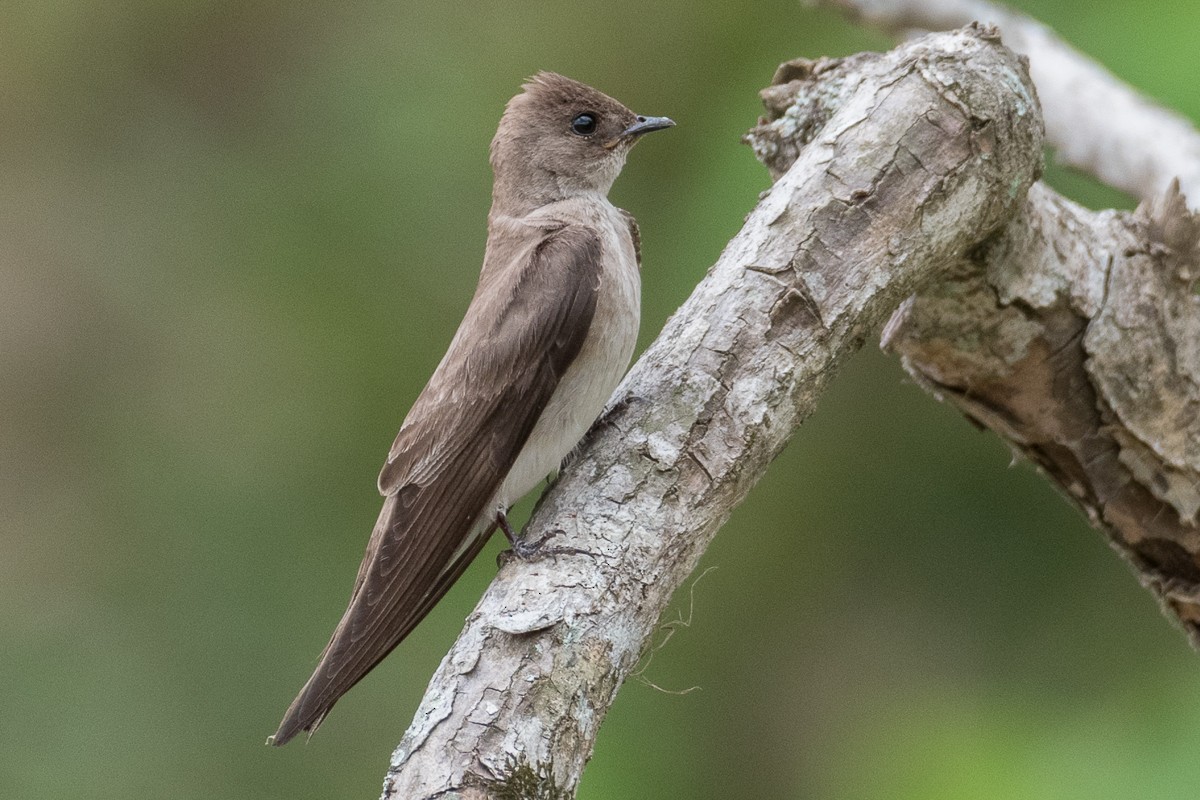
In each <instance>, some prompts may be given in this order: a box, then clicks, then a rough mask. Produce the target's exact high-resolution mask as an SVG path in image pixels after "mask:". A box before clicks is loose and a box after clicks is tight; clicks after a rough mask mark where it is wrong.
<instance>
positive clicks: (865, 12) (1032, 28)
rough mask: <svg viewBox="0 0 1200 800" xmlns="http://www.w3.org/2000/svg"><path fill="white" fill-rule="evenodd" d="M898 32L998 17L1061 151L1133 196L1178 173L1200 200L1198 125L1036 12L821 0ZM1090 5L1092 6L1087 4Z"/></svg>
mask: <svg viewBox="0 0 1200 800" xmlns="http://www.w3.org/2000/svg"><path fill="white" fill-rule="evenodd" d="M816 2H817V3H818V4H820V5H824V6H831V7H834V8H838V9H840V10H842V11H844V12H846V13H847V14H849V15H850V16H852V17H853V18H855V19H856V20H859V21H862V22H865V23H869V24H871V25H875V26H878V27H880V28H883V29H884V30H886V31H889V32H892V33H901V34H903V33H905V32H906V31H912V30H917V31H921V32H923V31H931V30H932V31H940V30H950V29H953V28H958V27H961V26H963V25H966V24H967V23H969V22H971V21H978V22H982V23H986V24H989V25H996V26H997V27H998V28H999V29H1000V33H1001V35H1003V36H1004V41H1005V43H1006V44H1007V45H1008V46H1009V47H1011V48H1012V49H1013V50H1015V51H1016V52H1018V53H1021V54H1023V55H1025V56H1028V57H1029V60H1030V64H1029V73H1030V75H1031V76H1032V77H1033V83H1034V85H1035V86H1037V90H1038V95H1039V96H1040V97H1041V101H1042V106H1043V108H1044V111H1045V116H1046V141H1047V143H1048V144H1049V145H1050V146H1051V147H1053V148H1054V149H1055V158H1056V159H1057V160H1059V161H1061V162H1062V163H1064V164H1067V165H1069V166H1071V167H1074V168H1075V169H1078V170H1080V171H1082V172H1086V173H1088V174H1090V175H1094V176H1095V177H1097V178H1099V179H1100V180H1101V181H1103V182H1104V183H1107V184H1108V185H1110V186H1113V187H1116V188H1118V189H1122V190H1124V191H1126V192H1128V193H1130V194H1132V195H1133V196H1134V197H1137V198H1140V199H1142V200H1151V199H1154V198H1158V197H1161V196H1162V195H1163V193H1164V192H1166V191H1167V187H1168V186H1170V185H1171V182H1172V181H1176V180H1177V181H1179V184H1180V186H1181V188H1182V191H1183V193H1184V194H1185V195H1186V196H1187V197H1188V198H1190V199H1191V202H1192V204H1193V207H1197V206H1196V204H1197V203H1200V131H1197V130H1196V126H1195V125H1194V124H1193V123H1192V122H1191V121H1190V120H1188V119H1187V118H1186V117H1184V116H1182V115H1180V114H1178V113H1176V112H1174V111H1171V110H1170V109H1166V108H1163V107H1162V106H1161V105H1159V104H1157V103H1155V102H1153V101H1152V100H1150V99H1148V98H1146V97H1144V96H1143V95H1141V94H1139V93H1138V92H1137V91H1136V90H1135V89H1133V88H1132V87H1130V86H1129V85H1128V84H1126V83H1125V82H1124V81H1122V80H1121V79H1120V78H1118V77H1116V76H1115V75H1113V74H1112V73H1111V72H1109V71H1108V70H1106V69H1105V68H1104V67H1102V66H1101V65H1100V64H1098V63H1096V62H1095V61H1094V60H1092V59H1091V58H1089V57H1087V56H1086V55H1084V54H1082V53H1080V52H1079V51H1078V50H1076V49H1075V48H1073V47H1071V46H1070V45H1069V44H1067V43H1066V42H1064V41H1063V40H1062V39H1061V38H1060V37H1059V36H1057V35H1056V34H1055V33H1054V31H1052V30H1050V29H1049V28H1047V27H1046V26H1045V25H1043V24H1042V23H1040V22H1038V21H1037V20H1035V19H1031V18H1029V17H1027V16H1025V15H1024V14H1021V13H1019V12H1016V11H1011V10H1009V9H1007V8H1004V7H1003V6H999V5H995V4H993V3H989V2H984V0H816ZM1085 13H1086V12H1085Z"/></svg>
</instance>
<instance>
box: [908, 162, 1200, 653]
mask: <svg viewBox="0 0 1200 800" xmlns="http://www.w3.org/2000/svg"><path fill="white" fill-rule="evenodd" d="M975 255H976V258H975V260H974V261H964V262H963V263H962V264H960V265H959V268H958V269H956V270H954V272H953V273H952V274H951V277H950V279H949V280H946V281H944V282H941V283H939V284H937V285H936V286H932V287H927V288H926V289H925V290H923V291H922V292H920V293H919V294H917V295H916V296H915V297H913V298H911V299H910V300H908V301H907V302H906V303H905V304H904V306H903V307H902V308H901V309H900V310H899V311H898V312H897V313H896V315H895V317H894V318H893V319H892V321H891V322H890V323H889V324H888V327H887V329H886V331H885V335H884V346H885V349H888V350H891V351H893V352H895V353H897V354H899V355H900V356H901V358H902V361H903V363H904V367H905V369H907V370H908V372H909V373H910V374H912V375H913V376H914V377H915V378H917V380H918V381H919V382H920V383H921V384H922V385H923V386H925V387H926V388H928V389H929V390H931V391H932V392H934V393H935V394H936V395H938V396H939V397H940V398H942V399H944V400H946V401H947V402H950V403H952V404H953V405H954V406H956V407H957V408H959V409H960V410H961V411H962V412H963V413H964V414H966V415H967V416H968V417H970V418H971V419H973V420H975V421H976V422H978V423H979V424H980V425H982V426H984V427H987V428H990V429H991V430H993V431H995V432H996V433H998V434H999V435H1001V436H1002V437H1003V438H1004V439H1005V440H1007V441H1008V442H1009V443H1010V444H1011V445H1012V446H1013V447H1014V448H1015V449H1016V450H1018V451H1019V452H1021V453H1023V454H1024V455H1025V456H1027V457H1028V458H1029V459H1030V460H1031V461H1032V462H1033V463H1034V464H1036V465H1037V466H1038V467H1040V468H1041V469H1042V470H1043V471H1044V472H1045V474H1046V475H1047V476H1048V477H1049V478H1051V480H1053V481H1054V482H1055V483H1057V484H1058V485H1059V486H1060V487H1061V488H1062V489H1063V490H1064V492H1065V493H1066V494H1067V495H1068V496H1069V497H1070V498H1071V499H1072V500H1074V501H1075V502H1076V503H1077V504H1078V505H1079V506H1080V507H1081V508H1082V509H1083V510H1084V511H1085V512H1086V513H1087V515H1088V517H1089V519H1090V520H1091V521H1092V523H1093V524H1094V525H1096V526H1097V527H1099V528H1100V529H1101V530H1103V531H1104V532H1105V533H1106V534H1107V535H1108V537H1109V540H1110V541H1111V542H1112V544H1113V546H1114V547H1115V548H1116V549H1117V550H1118V551H1119V552H1121V553H1122V554H1123V555H1124V556H1125V557H1126V558H1127V559H1128V561H1129V562H1130V564H1131V565H1132V566H1133V568H1134V570H1135V571H1136V572H1137V574H1138V575H1139V577H1140V578H1141V580H1142V582H1143V584H1144V585H1146V586H1147V587H1149V588H1150V589H1151V590H1152V591H1154V592H1155V594H1156V595H1157V596H1158V597H1159V599H1160V601H1161V603H1162V604H1163V606H1164V607H1165V608H1166V609H1167V610H1169V612H1170V613H1171V614H1172V615H1173V616H1174V617H1175V618H1177V619H1178V620H1179V621H1180V623H1181V625H1182V626H1183V629H1184V631H1185V632H1186V633H1187V635H1188V637H1189V639H1190V640H1191V641H1192V643H1193V645H1195V646H1200V529H1198V528H1197V526H1196V523H1197V514H1198V511H1200V295H1198V294H1197V292H1196V288H1197V280H1198V279H1200V215H1196V214H1192V213H1190V212H1189V211H1188V210H1187V206H1186V203H1185V201H1184V198H1183V196H1182V195H1181V194H1180V193H1179V191H1178V186H1172V187H1171V188H1170V189H1169V190H1168V192H1167V194H1166V195H1164V197H1163V198H1161V199H1160V200H1159V201H1158V202H1154V203H1144V204H1143V205H1142V207H1141V208H1139V209H1138V211H1137V212H1135V213H1132V214H1130V213H1124V212H1114V211H1104V212H1098V213H1097V212H1091V211H1088V210H1086V209H1084V208H1081V207H1079V206H1077V205H1075V204H1074V203H1071V202H1069V201H1067V200H1065V199H1063V198H1062V197H1059V196H1058V195H1056V194H1055V193H1054V192H1053V191H1052V190H1050V189H1047V188H1046V187H1044V186H1042V185H1041V184H1037V185H1035V186H1034V188H1033V189H1031V190H1030V193H1029V198H1028V201H1027V203H1026V205H1025V208H1024V210H1023V211H1022V213H1021V215H1020V217H1018V218H1017V220H1015V221H1014V222H1013V223H1012V224H1011V225H1009V226H1008V228H1006V230H1005V231H1004V233H1003V234H1002V235H1001V236H999V237H997V239H996V240H995V241H993V242H991V243H989V245H988V246H987V247H986V248H984V249H981V250H980V251H979V252H977V253H976V254H975Z"/></svg>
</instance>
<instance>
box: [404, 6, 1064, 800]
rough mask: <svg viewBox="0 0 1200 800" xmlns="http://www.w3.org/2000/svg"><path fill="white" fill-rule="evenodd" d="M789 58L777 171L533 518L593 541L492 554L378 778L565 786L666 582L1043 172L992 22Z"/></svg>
mask: <svg viewBox="0 0 1200 800" xmlns="http://www.w3.org/2000/svg"><path fill="white" fill-rule="evenodd" d="M778 77H779V80H781V81H783V82H784V84H785V85H784V86H780V87H775V88H773V89H771V90H768V91H767V92H766V93H765V99H766V100H767V102H768V109H769V113H770V115H771V117H772V120H771V121H769V122H764V123H763V124H762V125H760V126H759V127H758V128H756V129H755V130H754V131H752V132H751V134H750V136H749V139H750V141H751V142H752V144H753V145H754V147H755V150H756V152H758V153H759V154H760V155H761V156H763V157H764V159H765V160H766V161H767V162H768V163H769V164H770V165H771V168H772V172H773V174H774V175H776V177H777V178H778V180H777V182H776V183H775V184H774V185H773V186H772V188H771V189H770V190H769V191H768V192H766V193H765V194H764V196H763V197H762V199H761V201H760V202H759V204H758V205H757V207H756V208H755V209H754V210H753V211H752V212H751V214H750V215H749V216H748V217H747V220H746V223H745V226H744V227H743V228H742V230H741V231H740V232H739V233H738V235H737V236H736V237H734V239H733V240H731V241H730V243H729V245H728V246H727V247H726V249H725V251H724V252H723V253H722V255H721V257H720V259H719V260H718V261H717V263H716V264H715V265H714V266H713V267H712V268H711V269H710V271H709V273H708V275H707V276H706V277H705V279H704V280H703V281H702V282H701V283H700V284H699V285H698V286H697V288H696V290H695V292H694V293H693V294H692V296H691V297H690V298H689V299H688V301H687V302H686V303H685V304H684V305H683V306H682V307H681V308H680V309H679V311H677V312H676V313H675V315H674V316H673V317H672V318H671V319H670V320H669V321H668V323H667V325H666V326H665V328H664V329H663V332H662V334H661V335H660V336H659V338H658V339H657V340H656V341H655V342H654V344H653V345H651V347H650V348H649V349H648V350H647V352H646V353H645V354H644V355H643V356H642V358H641V359H640V360H639V361H638V363H637V364H636V365H635V367H634V368H633V370H632V371H631V372H630V374H629V375H628V376H627V378H626V380H625V381H624V382H623V383H622V385H621V387H620V388H619V389H618V391H617V394H616V395H615V398H616V403H615V405H614V408H613V410H612V411H611V412H610V413H609V414H608V415H607V416H606V418H605V419H604V420H603V422H602V424H601V425H600V426H598V428H597V430H596V431H595V432H594V434H593V435H592V436H591V437H590V438H589V440H588V442H587V443H586V444H585V446H584V448H583V450H582V451H581V453H580V454H579V455H578V457H577V458H576V459H575V461H574V462H573V463H572V464H571V465H570V467H569V468H568V469H566V470H565V471H564V473H563V475H562V477H561V479H560V480H559V482H558V483H557V484H556V485H555V486H554V487H552V488H551V489H550V491H549V492H548V493H547V495H546V496H545V497H544V498H543V500H542V502H541V504H540V505H539V507H538V509H537V510H536V512H535V514H534V517H533V519H532V520H531V521H530V524H529V526H528V527H527V529H526V533H525V535H526V536H529V537H532V538H535V539H536V538H538V537H540V536H542V535H544V534H546V533H548V532H550V531H560V532H561V533H560V535H559V537H558V538H557V539H555V540H554V544H556V545H559V546H571V547H578V548H582V549H585V550H587V551H589V553H590V555H567V556H555V557H548V558H545V559H542V560H538V561H532V562H520V561H512V562H510V563H508V564H506V565H505V566H504V567H503V568H502V569H501V570H500V572H499V574H498V575H497V577H496V579H495V581H494V582H493V583H492V585H491V587H490V588H489V589H488V591H487V593H486V594H485V595H484V597H483V599H482V600H481V601H480V603H479V605H478V606H477V607H476V609H475V610H474V611H473V612H472V614H471V615H470V616H469V617H468V619H467V623H466V627H465V629H464V630H463V632H462V634H461V635H460V637H459V639H458V641H457V642H456V643H455V644H454V646H453V648H452V649H451V651H450V652H449V653H448V654H447V656H446V658H445V659H444V660H443V662H442V664H441V666H440V667H439V668H438V670H437V672H436V674H435V675H434V677H433V679H432V682H431V683H430V686H429V688H428V690H427V692H426V695H425V698H424V700H423V701H422V703H421V705H420V708H419V709H418V711H417V713H416V717H415V719H414V721H413V723H412V726H411V727H410V728H409V730H408V732H407V733H406V734H405V735H404V738H403V740H402V741H401V743H400V745H399V747H398V748H397V749H396V751H395V753H394V754H393V756H392V761H391V767H390V769H389V771H388V774H387V777H386V779H385V782H384V791H383V796H384V797H396V798H405V800H418V799H420V798H434V797H437V798H483V797H493V796H499V795H501V793H504V792H510V790H511V788H512V786H513V785H514V784H515V782H516V779H517V777H518V774H519V777H520V780H521V782H522V785H524V786H526V787H528V786H529V784H530V783H531V782H536V783H537V784H538V785H539V787H540V788H539V789H538V791H539V792H540V794H537V795H536V796H539V797H542V796H545V797H569V796H572V795H573V794H574V791H575V788H576V786H577V785H578V782H579V779H580V774H581V772H582V770H583V766H584V764H585V763H586V761H587V759H588V758H589V756H590V755H591V752H592V747H593V743H594V741H595V738H596V735H597V731H598V729H599V726H600V724H601V722H602V721H603V718H604V715H605V713H606V711H607V709H608V707H609V705H610V704H611V703H612V701H613V699H614V697H615V695H616V693H617V691H618V689H619V688H620V686H621V684H622V683H623V682H624V680H625V679H626V678H627V677H629V675H630V674H631V672H633V671H634V670H635V668H636V666H637V664H638V661H639V659H640V658H641V657H642V655H643V653H644V652H645V650H646V647H647V644H648V642H649V640H650V637H651V636H652V635H653V633H654V631H655V629H656V626H657V624H658V620H659V618H660V617H661V615H662V613H663V611H664V609H665V608H666V606H667V604H668V602H669V601H670V598H671V595H672V593H673V592H674V591H675V590H676V589H677V588H678V587H679V586H680V585H681V584H682V583H683V582H684V580H685V579H686V578H687V576H688V575H689V574H690V573H691V572H692V570H693V569H694V567H695V566H696V564H697V562H698V560H699V558H700V556H701V554H702V553H703V552H704V550H705V548H706V547H707V545H708V543H709V542H710V541H711V539H712V537H713V536H714V535H715V533H716V531H717V530H718V529H719V528H720V526H721V525H722V523H723V522H724V521H725V520H726V519H727V518H728V516H729V514H730V512H731V511H732V509H733V508H734V507H735V506H736V505H737V504H738V503H739V502H740V501H741V500H742V498H744V497H745V495H746V493H747V492H748V491H749V489H750V487H751V486H752V485H753V484H754V483H755V482H756V481H757V479H758V478H759V477H760V476H761V475H762V474H763V473H764V471H765V470H766V468H767V465H768V464H769V463H770V461H771V460H772V458H774V456H775V455H777V454H778V453H779V451H780V450H781V449H782V448H783V446H784V445H785V443H786V442H787V440H788V438H789V436H790V435H791V433H792V432H793V431H794V430H795V428H796V427H797V426H798V425H799V424H800V423H801V422H802V421H803V420H804V419H805V418H806V417H807V416H808V415H809V414H810V413H811V412H812V411H813V408H814V406H815V404H816V401H817V399H818V398H819V397H820V396H821V394H822V392H823V391H824V388H825V387H826V385H827V384H828V383H829V381H830V380H831V379H832V378H833V376H834V373H835V372H836V371H837V368H838V366H839V365H840V364H841V363H842V362H843V361H844V360H845V359H846V358H847V357H849V356H850V355H851V354H852V353H853V352H855V351H856V350H857V349H858V348H859V347H860V346H861V345H862V343H863V342H864V340H865V339H866V338H867V337H868V336H869V335H871V334H872V332H873V331H875V330H877V329H878V328H879V326H880V325H881V324H882V322H883V321H884V320H885V319H886V318H887V317H888V315H889V314H890V313H891V312H892V311H893V310H894V309H895V308H896V307H897V306H898V305H899V304H900V303H901V302H902V301H903V300H904V299H905V298H906V297H908V296H909V295H911V294H912V292H913V291H915V290H916V289H917V288H919V287H920V286H921V285H923V284H925V283H926V282H928V281H930V280H931V279H935V278H936V277H937V276H939V275H940V274H941V273H943V272H944V271H945V270H946V269H948V268H950V267H952V266H954V265H955V264H959V263H962V261H963V258H964V256H965V254H967V253H969V252H972V251H973V250H975V249H976V248H977V247H978V246H979V245H980V243H981V242H982V241H983V240H984V239H985V238H987V237H988V236H989V235H992V234H994V233H995V232H996V231H997V230H999V229H1000V228H1001V227H1002V226H1003V225H1004V224H1005V223H1006V222H1007V221H1008V220H1009V219H1010V218H1011V217H1012V216H1013V215H1014V214H1016V213H1017V212H1018V211H1019V209H1020V208H1021V205H1022V202H1023V199H1024V196H1025V193H1026V191H1027V189H1028V187H1029V186H1030V184H1031V183H1032V182H1033V180H1034V179H1035V177H1036V175H1037V174H1038V172H1039V171H1040V163H1041V145H1042V125H1041V116H1040V111H1039V109H1038V105H1037V101H1036V98H1035V95H1034V92H1033V89H1032V85H1031V83H1030V81H1029V78H1028V75H1027V74H1026V70H1025V65H1024V63H1023V62H1022V60H1021V59H1019V58H1018V57H1017V56H1015V55H1014V54H1013V53H1012V52H1011V51H1009V50H1007V49H1006V48H1005V47H1004V46H1003V45H1002V44H1001V43H1000V41H999V39H998V37H997V36H996V34H995V32H994V31H992V30H989V29H984V28H979V27H974V26H973V27H970V28H967V29H964V30H962V31H957V32H953V33H946V34H937V35H933V36H930V37H927V38H923V39H920V40H916V41H914V42H911V43H908V44H906V45H904V46H902V47H900V48H898V49H897V50H894V51H892V52H890V53H886V54H882V55H866V56H858V57H855V58H854V59H852V60H851V61H849V62H845V68H841V69H839V68H838V67H837V62H830V61H822V62H816V63H811V64H810V63H807V62H803V63H802V62H792V63H790V64H789V65H785V66H784V67H783V68H781V73H780V74H779V76H778ZM789 98H791V100H789ZM797 105H798V107H797ZM785 162H787V164H788V165H787V166H785ZM792 162H794V163H792ZM524 791H526V792H527V791H528V789H527V788H526V790H524ZM510 793H511V792H510ZM506 796H507V795H506ZM518 796H523V795H518Z"/></svg>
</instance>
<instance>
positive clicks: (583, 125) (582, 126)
mask: <svg viewBox="0 0 1200 800" xmlns="http://www.w3.org/2000/svg"><path fill="white" fill-rule="evenodd" d="M571 130H573V131H575V133H577V134H578V135H580V136H591V135H592V134H593V133H595V132H596V118H595V117H594V116H593V115H591V114H580V115H579V116H578V117H576V118H575V119H573V120H571Z"/></svg>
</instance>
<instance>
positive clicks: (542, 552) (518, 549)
mask: <svg viewBox="0 0 1200 800" xmlns="http://www.w3.org/2000/svg"><path fill="white" fill-rule="evenodd" d="M496 524H497V525H498V526H499V527H500V530H502V531H504V538H505V539H508V546H509V549H508V550H504V551H501V553H500V554H499V555H497V556H496V566H499V567H503V566H504V565H505V564H507V563H508V561H509V560H510V559H512V558H513V557H514V556H515V557H516V558H519V559H521V560H522V561H536V560H537V559H539V558H545V557H546V556H592V557H594V558H595V557H599V553H593V552H592V551H591V550H583V549H581V548H579V547H545V544H546V542H548V541H550V540H551V539H553V538H554V537H555V536H559V535H560V534H562V531H560V530H553V531H550V532H549V533H547V534H546V535H545V536H542V537H541V538H540V539H538V540H537V541H536V542H530V541H527V540H525V539H519V538H517V534H516V533H514V532H513V529H512V526H511V525H509V524H508V517H507V516H505V514H504V512H503V511H497V512H496Z"/></svg>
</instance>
